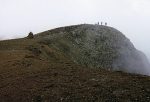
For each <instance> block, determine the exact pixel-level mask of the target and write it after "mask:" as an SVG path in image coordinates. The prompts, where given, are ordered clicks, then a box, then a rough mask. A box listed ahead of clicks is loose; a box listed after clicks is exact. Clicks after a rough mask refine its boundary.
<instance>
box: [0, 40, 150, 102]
mask: <svg viewBox="0 0 150 102" xmlns="http://www.w3.org/2000/svg"><path fill="white" fill-rule="evenodd" d="M0 65H1V66H0V101H1V102H31V101H35V102H47V101H48V102H49V101H50V102H55V101H67V102H68V101H73V102H76V101H83V102H86V101H89V102H91V101H99V102H100V101H102V102H130V101H134V102H137V101H140V102H148V101H150V77H148V76H141V75H132V74H126V73H122V72H110V71H106V70H100V69H91V68H85V67H84V66H80V65H77V64H75V63H74V62H72V61H71V60H70V59H69V58H67V57H66V56H65V55H64V54H62V53H61V52H59V51H58V50H56V49H55V48H53V47H51V46H50V47H48V46H47V45H44V44H39V43H37V41H36V39H16V40H9V41H1V42H0Z"/></svg>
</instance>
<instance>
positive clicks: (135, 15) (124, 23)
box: [0, 0, 150, 59]
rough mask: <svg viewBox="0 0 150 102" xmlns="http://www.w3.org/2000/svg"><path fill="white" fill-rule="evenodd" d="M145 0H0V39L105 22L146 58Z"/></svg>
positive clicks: (149, 4) (148, 49)
mask: <svg viewBox="0 0 150 102" xmlns="http://www.w3.org/2000/svg"><path fill="white" fill-rule="evenodd" d="M149 9H150V1H149V0H76V1H73V0H61V1H60V0H55V1H52V0H43V1H41V0H21V1H20V0H13V1H10V0H0V22H1V23H0V39H1V40H3V39H13V38H20V37H25V36H27V34H28V33H29V32H30V31H32V32H33V33H39V32H42V31H46V30H49V29H53V28H56V27H61V26H68V25H75V24H83V23H88V24H95V23H96V22H101V21H102V22H107V23H108V26H112V27H114V28H116V29H118V30H120V31H121V32H122V33H123V34H125V35H126V36H127V37H128V38H129V39H130V40H131V42H132V43H133V44H134V45H135V47H136V48H137V49H139V50H141V51H143V52H144V53H145V54H146V55H147V56H148V57H149V59H150V46H148V44H149V38H150V35H149V33H150V29H149V23H150V20H149V19H148V18H149V17H150V11H149Z"/></svg>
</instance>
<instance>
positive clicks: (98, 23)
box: [97, 22, 107, 26]
mask: <svg viewBox="0 0 150 102" xmlns="http://www.w3.org/2000/svg"><path fill="white" fill-rule="evenodd" d="M97 25H100V23H99V22H98V23H97ZM101 25H103V22H101ZM104 25H105V26H107V22H105V23H104Z"/></svg>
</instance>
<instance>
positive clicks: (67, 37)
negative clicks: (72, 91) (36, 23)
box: [36, 24, 150, 75]
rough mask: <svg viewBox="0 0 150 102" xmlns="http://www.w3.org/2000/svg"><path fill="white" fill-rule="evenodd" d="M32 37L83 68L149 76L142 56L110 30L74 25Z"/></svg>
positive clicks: (116, 32) (128, 41)
mask: <svg viewBox="0 0 150 102" xmlns="http://www.w3.org/2000/svg"><path fill="white" fill-rule="evenodd" d="M36 37H37V38H39V39H40V42H41V43H45V44H47V45H49V46H53V47H55V48H56V49H58V50H60V51H62V52H63V53H65V54H66V55H67V56H69V57H70V58H71V59H72V60H73V61H74V62H76V63H78V64H82V65H85V66H87V67H92V68H93V67H94V68H105V69H109V70H117V71H118V70H119V71H124V72H129V73H139V74H146V75H149V74H150V73H148V72H150V71H148V70H149V65H150V64H149V62H148V60H147V58H146V56H145V55H144V54H143V53H142V52H141V51H139V50H137V49H136V48H135V47H134V45H133V44H132V43H131V42H130V40H129V39H128V38H127V37H126V36H124V35H123V34H122V33H121V32H120V31H118V30H116V29H114V28H112V27H108V26H101V25H89V24H83V25H75V26H68V27H61V28H56V29H53V30H49V31H46V32H42V33H40V34H37V35H36Z"/></svg>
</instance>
